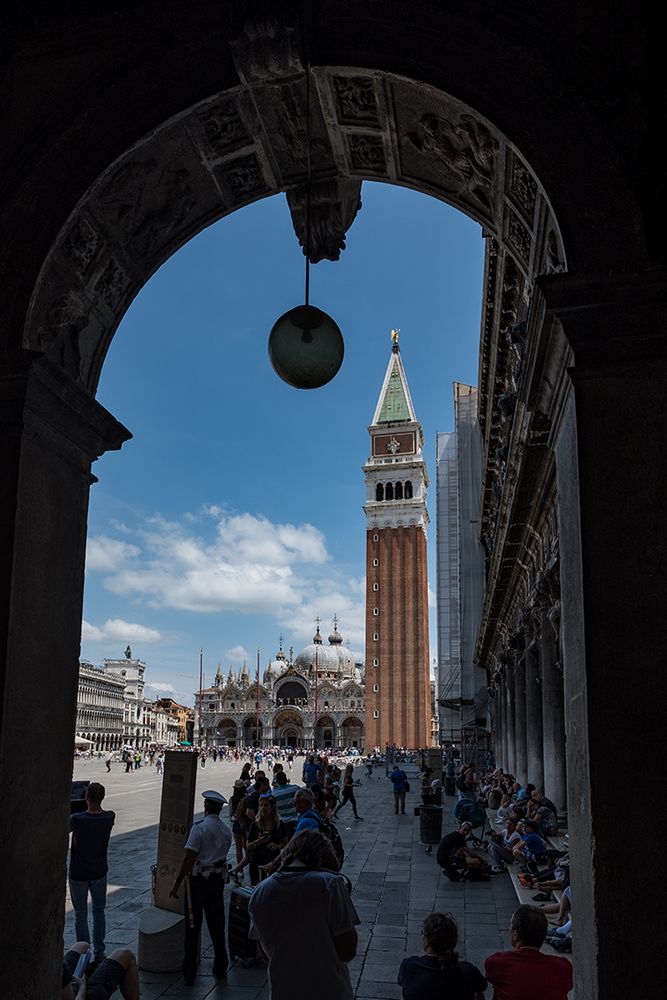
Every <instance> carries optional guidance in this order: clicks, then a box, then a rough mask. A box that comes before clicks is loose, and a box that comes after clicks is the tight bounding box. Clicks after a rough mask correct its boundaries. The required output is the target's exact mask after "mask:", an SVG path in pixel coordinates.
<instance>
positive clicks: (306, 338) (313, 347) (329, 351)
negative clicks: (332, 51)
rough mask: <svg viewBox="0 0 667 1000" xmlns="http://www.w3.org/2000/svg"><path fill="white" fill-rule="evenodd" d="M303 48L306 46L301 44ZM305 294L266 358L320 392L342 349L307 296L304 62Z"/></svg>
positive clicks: (282, 322)
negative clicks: (303, 299)
mask: <svg viewBox="0 0 667 1000" xmlns="http://www.w3.org/2000/svg"><path fill="white" fill-rule="evenodd" d="M304 47H305V44H304ZM306 157H307V180H306V184H307V187H306V239H305V244H306V245H305V248H304V252H305V257H306V294H305V303H304V304H303V305H300V306H295V307H294V308H293V309H289V310H288V311H287V312H286V313H283V315H282V316H280V317H279V318H278V319H277V320H276V322H275V323H274V324H273V328H272V330H271V333H270V334H269V358H270V360H271V364H272V365H273V367H274V370H275V372H276V374H277V375H279V376H280V378H281V379H283V381H284V382H287V384H288V385H291V386H294V388H295V389H319V388H320V386H323V385H326V384H327V382H330V381H331V379H332V378H333V377H334V375H336V373H337V372H338V369H339V368H340V366H341V365H342V363H343V355H344V354H345V346H344V344H343V337H342V334H341V332H340V330H339V329H338V325H337V323H336V322H335V321H334V320H333V319H332V318H331V316H328V315H327V314H326V313H325V312H322V310H321V309H318V308H317V307H316V306H311V305H310V301H309V293H310V238H311V232H310V229H311V222H310V193H311V164H310V66H309V64H308V62H307V61H306Z"/></svg>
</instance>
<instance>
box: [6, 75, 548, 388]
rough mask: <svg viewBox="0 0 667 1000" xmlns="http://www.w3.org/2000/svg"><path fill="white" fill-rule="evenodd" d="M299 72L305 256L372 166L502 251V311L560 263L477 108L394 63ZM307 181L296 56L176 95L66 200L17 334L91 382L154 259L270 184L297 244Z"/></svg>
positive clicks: (543, 209)
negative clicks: (169, 113) (183, 103)
mask: <svg viewBox="0 0 667 1000" xmlns="http://www.w3.org/2000/svg"><path fill="white" fill-rule="evenodd" d="M313 77H314V81H315V87H314V88H313V89H314V91H315V93H316V95H317V100H316V101H314V102H313V103H314V109H313V139H312V147H311V149H312V167H313V181H312V202H313V207H312V219H313V221H312V227H313V229H312V232H313V245H314V248H315V249H314V253H313V257H314V259H324V258H329V259H337V257H338V256H339V254H340V252H341V249H342V248H343V247H344V242H345V234H346V231H347V229H348V228H349V226H350V225H351V224H352V222H353V220H354V217H355V215H356V212H357V211H358V209H359V207H360V196H359V192H360V186H361V182H362V180H364V179H372V180H377V181H386V182H389V183H394V184H399V185H403V186H406V187H410V188H414V189H416V190H418V191H421V192H424V193H427V194H431V195H433V196H434V197H436V198H439V199H441V200H444V201H446V202H448V203H450V204H451V205H453V206H454V207H456V208H458V209H460V210H461V211H462V212H464V213H465V214H466V215H468V216H470V217H471V218H473V219H475V220H476V221H477V222H479V223H480V225H481V226H482V227H483V230H484V232H485V234H487V235H490V236H492V237H493V239H494V243H495V245H496V247H497V252H498V253H499V254H500V256H501V258H502V268H501V269H500V270H501V271H503V273H502V274H499V275H498V274H496V275H495V277H496V280H498V281H500V282H505V283H506V284H507V287H508V300H511V301H508V309H509V310H510V311H511V310H513V313H514V314H516V312H517V310H518V308H519V306H520V298H521V294H522V291H523V288H524V284H525V283H528V284H530V283H531V282H532V280H533V278H534V277H535V276H536V275H537V274H540V273H548V272H555V271H562V270H564V269H565V267H566V264H565V250H564V248H563V245H562V240H561V237H560V234H559V231H558V227H557V224H556V221H555V219H554V217H553V214H552V212H551V210H550V207H549V203H548V200H547V197H546V195H545V192H544V191H543V189H542V187H541V186H540V183H539V181H538V179H537V178H536V177H535V176H534V174H533V173H532V171H531V169H530V167H529V166H528V164H527V163H526V162H525V161H524V160H523V159H522V157H521V156H520V154H519V152H518V151H517V150H516V149H515V148H514V147H513V146H512V144H511V143H510V142H508V140H507V139H506V138H505V137H504V136H503V135H502V134H501V133H500V132H499V131H498V130H497V129H496V128H494V126H493V125H492V124H491V123H490V122H488V121H486V120H485V119H484V118H483V117H482V116H481V115H479V114H477V113H475V112H474V111H473V110H472V109H470V108H469V107H467V106H466V105H464V104H462V103H461V102H460V101H458V100H456V99H454V98H452V97H450V96H448V95H446V94H444V93H442V92H440V91H438V90H436V89H435V88H433V87H430V86H426V85H425V84H423V83H418V82H415V81H412V80H409V79H406V78H404V77H401V76H398V75H395V74H390V73H383V72H379V71H372V70H362V69H359V68H350V67H340V66H336V67H327V66H319V67H316V68H314V69H313ZM305 180H306V144H305V80H304V75H303V72H302V71H298V72H296V73H292V74H291V75H289V76H287V77H284V78H280V79H275V80H269V81H267V80H263V81H260V82H256V83H250V84H247V85H242V86H238V87H235V88H233V89H232V90H228V91H225V92H224V93H221V94H218V95H216V96H215V97H212V98H210V99H209V100H206V101H204V102H201V103H200V104H197V105H195V106H193V107H191V108H189V109H188V110H187V111H186V112H184V113H182V114H181V115H179V116H178V117H176V118H175V119H172V120H171V121H169V122H167V123H165V124H164V125H163V126H162V127H161V128H160V129H158V130H156V131H155V132H153V133H152V134H151V135H150V136H149V137H147V138H146V139H145V140H144V141H143V142H141V143H139V144H137V145H136V146H134V147H133V148H132V149H131V150H130V151H128V152H127V153H126V154H125V155H124V156H123V157H121V158H120V159H118V160H117V161H116V162H115V163H113V164H112V165H111V166H110V167H109V168H108V169H107V170H106V171H105V172H104V174H103V175H102V176H101V177H100V178H99V179H98V181H97V182H96V183H95V184H94V185H93V186H92V187H91V188H90V190H89V191H88V193H87V194H86V196H85V197H84V198H83V199H82V200H81V201H80V202H79V204H78V205H77V206H76V208H75V210H74V211H73V212H72V214H71V216H70V218H69V219H68V221H67V223H66V225H65V226H64V227H63V229H62V231H61V232H60V234H59V236H58V238H57V240H56V242H55V244H54V245H53V247H52V249H51V252H50V253H49V255H48V257H47V259H46V261H45V263H44V265H43V267H42V271H41V273H40V276H39V280H38V282H37V283H36V286H35V289H34V292H33V296H32V300H31V305H30V310H29V315H28V320H27V323H26V327H25V331H24V340H23V346H24V347H26V348H28V349H31V350H36V351H44V352H46V353H47V354H48V356H49V357H50V358H51V359H52V360H53V361H54V362H55V363H56V364H57V365H58V366H59V367H61V368H62V369H64V370H65V371H66V372H67V373H68V374H69V375H70V376H71V377H73V378H74V379H75V380H76V381H78V382H79V383H80V384H81V385H82V386H83V387H84V388H85V389H86V390H87V391H89V392H91V393H94V392H95V390H96V386H97V383H98V380H99V376H100V372H101V368H102V364H103V361H104V357H105V355H106V352H107V349H108V346H109V344H110V341H111V338H112V337H113V333H114V331H115V329H116V327H117V325H118V323H119V322H120V320H121V318H122V316H123V315H124V313H125V311H126V309H127V307H128V305H129V304H130V302H131V301H132V299H133V298H134V296H135V295H136V294H137V292H138V291H139V290H140V289H141V287H142V286H143V285H144V284H145V282H146V281H147V280H148V278H149V277H150V276H151V275H152V274H153V273H154V272H155V270H156V269H157V268H158V267H159V266H160V264H161V263H162V262H163V261H164V260H166V259H167V258H168V257H169V256H170V255H171V254H172V253H174V252H175V251H176V250H177V249H178V248H179V247H180V246H182V245H183V244H184V243H185V242H187V241H188V240H189V239H191V238H192V237H193V236H194V235H196V233H198V232H199V231H201V230H202V229H203V228H204V227H206V226H207V225H210V224H211V223H213V222H215V221H216V220H218V219H220V218H222V217H224V216H225V215H228V214H230V213H231V212H233V211H236V210H237V209H239V208H242V207H243V206H245V205H248V204H250V203H252V202H254V201H256V200H258V199H260V198H264V197H267V196H269V195H272V194H276V193H278V192H286V193H287V198H288V203H289V206H290V210H291V212H292V218H293V222H294V225H295V230H296V232H297V235H298V237H299V239H300V241H301V242H302V243H303V242H304V229H305V223H304V212H305V191H306V185H305ZM505 261H507V272H508V276H507V277H505V276H504V270H505ZM497 270H498V269H497Z"/></svg>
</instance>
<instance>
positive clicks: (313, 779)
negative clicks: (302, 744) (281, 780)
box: [302, 753, 323, 788]
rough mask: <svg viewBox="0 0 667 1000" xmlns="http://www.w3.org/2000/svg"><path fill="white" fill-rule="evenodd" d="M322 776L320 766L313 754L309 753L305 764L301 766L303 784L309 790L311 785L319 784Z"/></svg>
mask: <svg viewBox="0 0 667 1000" xmlns="http://www.w3.org/2000/svg"><path fill="white" fill-rule="evenodd" d="M322 776H323V772H322V766H321V764H320V762H319V761H318V760H315V756H314V754H312V753H311V755H310V757H308V759H307V760H306V763H305V764H304V765H303V775H302V780H303V783H304V785H307V786H308V788H310V787H311V785H316V784H317V783H318V782H320V783H321V781H322Z"/></svg>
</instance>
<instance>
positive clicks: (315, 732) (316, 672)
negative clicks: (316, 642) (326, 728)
mask: <svg viewBox="0 0 667 1000" xmlns="http://www.w3.org/2000/svg"><path fill="white" fill-rule="evenodd" d="M317 677H318V659H317V646H315V724H314V726H313V748H315V740H316V736H317V705H318V700H317V694H318V693H317Z"/></svg>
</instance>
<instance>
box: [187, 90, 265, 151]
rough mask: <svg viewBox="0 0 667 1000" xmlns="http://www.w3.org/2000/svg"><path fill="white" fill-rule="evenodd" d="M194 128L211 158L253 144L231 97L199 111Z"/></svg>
mask: <svg viewBox="0 0 667 1000" xmlns="http://www.w3.org/2000/svg"><path fill="white" fill-rule="evenodd" d="M194 130H195V132H196V133H197V134H198V135H199V136H200V137H201V145H202V146H203V148H204V149H205V150H206V151H207V152H208V154H209V157H208V158H209V159H211V160H215V159H216V158H219V157H222V156H227V155H228V154H229V153H233V152H235V151H236V150H238V149H242V148H243V147H244V146H250V145H252V144H253V139H252V137H251V135H250V133H249V132H248V129H247V128H246V125H245V123H244V122H243V120H242V118H241V115H240V114H239V110H238V106H237V104H236V101H234V100H232V99H229V100H225V101H222V102H220V103H219V104H216V105H215V106H214V107H209V108H207V109H206V110H205V111H202V112H201V113H199V114H198V115H197V119H196V124H195V126H194Z"/></svg>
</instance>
